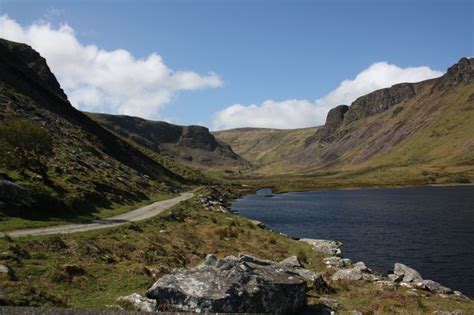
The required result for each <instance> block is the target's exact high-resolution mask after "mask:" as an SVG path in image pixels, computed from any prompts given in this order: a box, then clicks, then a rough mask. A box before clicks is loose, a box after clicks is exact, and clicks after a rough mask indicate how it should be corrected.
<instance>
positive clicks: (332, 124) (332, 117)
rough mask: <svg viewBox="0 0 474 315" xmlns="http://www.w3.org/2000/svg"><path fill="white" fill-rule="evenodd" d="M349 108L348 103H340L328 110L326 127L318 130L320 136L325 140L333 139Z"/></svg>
mask: <svg viewBox="0 0 474 315" xmlns="http://www.w3.org/2000/svg"><path fill="white" fill-rule="evenodd" d="M348 110H349V106H347V105H339V106H336V107H334V108H333V109H331V110H330V111H329V112H328V115H327V117H326V123H325V124H324V127H323V128H321V129H320V130H319V131H318V136H319V137H320V140H321V141H323V142H329V141H332V139H333V133H334V131H335V130H336V129H337V128H339V126H341V125H342V123H343V122H344V117H345V115H346V113H347V111H348Z"/></svg>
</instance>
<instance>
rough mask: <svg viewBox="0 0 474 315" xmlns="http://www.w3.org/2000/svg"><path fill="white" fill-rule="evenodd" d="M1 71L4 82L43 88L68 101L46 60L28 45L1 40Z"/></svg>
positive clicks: (0, 75)
mask: <svg viewBox="0 0 474 315" xmlns="http://www.w3.org/2000/svg"><path fill="white" fill-rule="evenodd" d="M0 69H1V71H0V79H1V80H2V81H8V82H10V83H11V84H12V85H14V86H24V87H27V86H28V85H33V86H32V87H31V88H35V87H36V88H38V87H41V88H42V89H46V90H48V91H50V92H52V93H54V94H55V95H57V96H58V97H60V98H62V99H63V100H67V96H66V94H65V93H64V91H63V90H62V89H61V86H60V85H59V83H58V81H57V80H56V77H55V76H54V74H53V73H52V72H51V70H50V69H49V67H48V65H47V63H46V59H44V58H43V57H41V56H40V54H39V53H38V52H37V51H35V50H34V49H32V48H31V47H30V46H28V45H25V44H18V43H14V42H11V41H7V40H3V39H0Z"/></svg>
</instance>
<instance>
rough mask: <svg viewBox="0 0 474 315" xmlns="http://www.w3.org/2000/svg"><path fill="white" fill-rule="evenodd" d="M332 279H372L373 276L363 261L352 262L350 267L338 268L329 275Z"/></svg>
mask: <svg viewBox="0 0 474 315" xmlns="http://www.w3.org/2000/svg"><path fill="white" fill-rule="evenodd" d="M331 279H332V280H334V281H337V280H349V281H357V280H374V279H375V277H374V276H373V275H372V271H371V270H370V269H369V268H367V266H366V265H365V264H364V263H363V262H361V261H360V262H358V263H356V264H354V266H353V267H352V268H347V269H339V270H338V271H336V273H335V274H333V275H332V277H331Z"/></svg>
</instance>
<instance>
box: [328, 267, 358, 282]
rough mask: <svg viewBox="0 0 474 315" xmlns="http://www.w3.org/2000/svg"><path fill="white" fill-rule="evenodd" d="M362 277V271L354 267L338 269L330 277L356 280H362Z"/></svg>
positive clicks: (335, 279)
mask: <svg viewBox="0 0 474 315" xmlns="http://www.w3.org/2000/svg"><path fill="white" fill-rule="evenodd" d="M363 278H364V275H363V273H362V272H361V271H359V270H357V269H354V268H350V269H339V270H338V271H336V273H335V274H333V275H332V277H331V279H332V280H333V281H338V280H349V281H357V280H362V279H363Z"/></svg>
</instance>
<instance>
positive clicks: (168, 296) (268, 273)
mask: <svg viewBox="0 0 474 315" xmlns="http://www.w3.org/2000/svg"><path fill="white" fill-rule="evenodd" d="M306 285H307V283H306V281H305V279H303V277H301V276H300V275H299V274H298V273H297V272H295V269H293V268H289V267H286V266H284V265H281V264H279V263H276V262H272V261H269V260H261V259H258V258H254V257H251V256H248V255H240V256H239V257H238V258H237V257H234V256H227V257H225V258H223V259H219V258H217V257H216V256H214V255H208V256H207V257H206V259H205V260H204V262H202V263H201V264H200V265H198V266H197V267H195V268H191V269H188V270H186V269H177V270H174V271H173V272H172V273H171V274H169V275H165V276H164V277H162V278H160V279H159V280H158V281H156V282H155V284H153V286H152V287H151V288H150V289H148V291H147V293H146V297H147V298H149V299H154V300H156V301H157V308H158V310H160V309H168V310H169V309H172V310H175V311H190V312H233V313H238V312H247V313H274V314H287V313H294V312H296V311H297V310H299V309H300V308H302V307H304V306H306Z"/></svg>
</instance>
